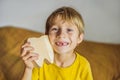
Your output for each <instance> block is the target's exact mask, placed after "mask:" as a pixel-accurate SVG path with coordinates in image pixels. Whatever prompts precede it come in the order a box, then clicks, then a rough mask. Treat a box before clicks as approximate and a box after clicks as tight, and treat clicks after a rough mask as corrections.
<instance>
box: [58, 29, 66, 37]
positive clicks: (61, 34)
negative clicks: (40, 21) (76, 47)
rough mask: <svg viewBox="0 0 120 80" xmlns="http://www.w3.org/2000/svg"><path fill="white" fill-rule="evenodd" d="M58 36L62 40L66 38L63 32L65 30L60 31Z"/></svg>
mask: <svg viewBox="0 0 120 80" xmlns="http://www.w3.org/2000/svg"><path fill="white" fill-rule="evenodd" d="M58 36H59V37H60V38H64V37H65V36H66V33H65V31H63V30H59V32H58Z"/></svg>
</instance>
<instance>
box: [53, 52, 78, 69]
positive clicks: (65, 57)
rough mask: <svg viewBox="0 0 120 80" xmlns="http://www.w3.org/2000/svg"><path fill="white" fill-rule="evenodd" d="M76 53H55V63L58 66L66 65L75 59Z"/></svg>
mask: <svg viewBox="0 0 120 80" xmlns="http://www.w3.org/2000/svg"><path fill="white" fill-rule="evenodd" d="M75 58H76V54H75V53H71V54H62V55H60V54H55V60H54V61H55V64H56V65H57V66H59V67H68V66H70V65H72V64H73V62H74V61H75Z"/></svg>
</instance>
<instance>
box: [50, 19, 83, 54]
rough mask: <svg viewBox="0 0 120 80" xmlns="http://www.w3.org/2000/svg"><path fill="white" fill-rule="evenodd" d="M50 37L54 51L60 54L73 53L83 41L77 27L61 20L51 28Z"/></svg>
mask: <svg viewBox="0 0 120 80" xmlns="http://www.w3.org/2000/svg"><path fill="white" fill-rule="evenodd" d="M48 36H49V39H50V43H51V45H52V47H53V49H54V51H55V52H56V53H58V54H67V53H73V51H74V49H75V47H76V46H77V45H78V44H79V43H80V42H81V41H82V40H83V35H82V34H81V35H79V31H78V28H77V26H75V25H74V24H71V23H70V22H69V23H68V22H64V21H63V20H61V19H60V18H57V19H56V21H55V24H54V25H53V26H51V28H50V30H49V34H48Z"/></svg>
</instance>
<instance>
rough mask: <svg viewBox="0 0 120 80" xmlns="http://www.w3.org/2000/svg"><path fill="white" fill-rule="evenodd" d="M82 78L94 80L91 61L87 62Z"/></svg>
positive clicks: (83, 79)
mask: <svg viewBox="0 0 120 80" xmlns="http://www.w3.org/2000/svg"><path fill="white" fill-rule="evenodd" d="M81 78H82V80H93V77H92V72H91V67H90V64H89V63H86V65H85V66H84V69H83V72H82V76H81Z"/></svg>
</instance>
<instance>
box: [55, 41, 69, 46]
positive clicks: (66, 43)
mask: <svg viewBox="0 0 120 80" xmlns="http://www.w3.org/2000/svg"><path fill="white" fill-rule="evenodd" d="M55 44H56V45H57V46H59V47H62V46H67V45H68V44H69V43H68V42H56V43H55Z"/></svg>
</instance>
